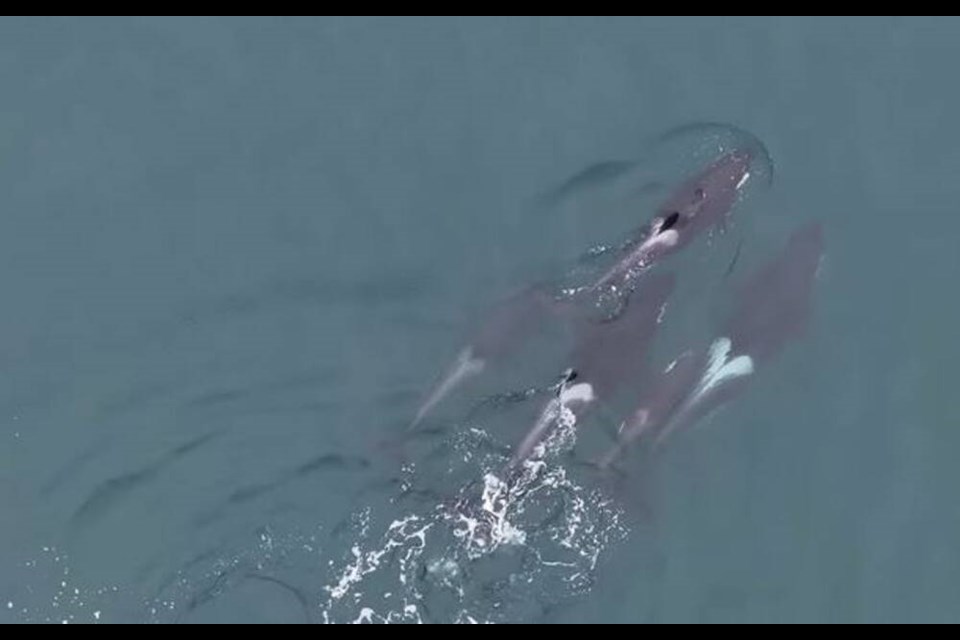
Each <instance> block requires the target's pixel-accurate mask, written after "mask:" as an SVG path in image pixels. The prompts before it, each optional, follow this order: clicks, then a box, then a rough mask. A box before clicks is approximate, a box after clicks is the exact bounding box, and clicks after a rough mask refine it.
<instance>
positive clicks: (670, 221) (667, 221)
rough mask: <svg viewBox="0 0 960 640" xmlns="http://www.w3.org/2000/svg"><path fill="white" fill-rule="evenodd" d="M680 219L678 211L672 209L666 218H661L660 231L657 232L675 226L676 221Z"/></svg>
mask: <svg viewBox="0 0 960 640" xmlns="http://www.w3.org/2000/svg"><path fill="white" fill-rule="evenodd" d="M679 220H680V212H679V211H674V212H673V213H671V214H670V215H668V216H667V217H666V218H664V219H663V224H661V225H660V231H658V233H663V232H664V231H669V230H670V229H672V228H673V227H675V226H676V224H677V221H679Z"/></svg>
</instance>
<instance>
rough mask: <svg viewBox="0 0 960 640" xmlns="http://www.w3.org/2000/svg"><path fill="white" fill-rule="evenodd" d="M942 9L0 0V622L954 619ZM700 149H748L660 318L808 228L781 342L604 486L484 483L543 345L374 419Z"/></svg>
mask: <svg viewBox="0 0 960 640" xmlns="http://www.w3.org/2000/svg"><path fill="white" fill-rule="evenodd" d="M958 32H960V22H958V21H957V20H955V19H944V18H940V19H920V18H917V19H899V18H896V19H895V18H871V19H847V18H844V19H840V18H751V19H747V18H712V19H699V18H648V19H586V18H581V19H559V18H552V19H532V18H524V19H520V18H509V19H506V18H482V19H481V18H473V19H468V18H449V19H419V18H418V19H413V18H410V19H198V18H191V19H21V18H5V19H3V20H0V87H2V89H3V93H2V96H3V97H2V99H0V292H2V295H3V301H4V303H3V305H2V310H0V380H2V384H0V622H3V623H19V622H53V623H60V622H71V623H95V622H99V623H112V622H316V623H320V622H353V621H360V622H384V621H387V622H417V621H423V622H473V621H476V622H485V621H490V622H845V623H849V622H957V621H958V619H960V614H958V611H960V610H958V608H957V606H956V603H957V601H958V599H960V543H958V540H960V506H958V502H957V500H956V498H955V489H956V487H957V486H958V482H960V471H958V465H957V464H956V459H957V458H958V456H960V411H958V409H957V406H958V405H957V403H956V390H955V386H956V385H955V383H956V381H957V379H958V378H957V375H956V373H955V369H956V362H957V359H958V357H960V347H958V342H957V339H956V337H955V332H956V327H957V326H958V321H960V313H958V311H960V302H958V296H957V290H958V289H957V283H956V276H957V274H958V273H960V258H958V255H960V254H958V251H957V247H956V243H957V239H958V238H960V217H958V202H960V180H957V174H958V173H960V124H958V123H960V120H958V118H957V113H960V89H958V88H957V86H956V83H955V82H952V78H953V73H954V61H955V60H956V59H957V56H958V55H960V40H958V39H957V37H956V36H957V33H958ZM718 136H719V138H718ZM717 139H723V140H741V141H742V140H747V139H749V140H751V141H753V143H755V144H756V145H757V147H756V148H758V149H764V150H765V153H766V154H768V155H769V158H770V162H771V165H770V168H769V171H768V172H767V173H768V174H769V175H766V176H765V177H764V180H765V181H766V182H765V184H764V186H763V188H761V189H758V190H757V193H755V194H751V197H750V198H749V200H748V201H746V202H744V203H743V205H742V206H740V207H738V208H737V209H736V212H735V215H734V217H733V224H732V225H731V228H730V229H727V230H726V231H725V232H724V233H723V234H721V236H718V237H717V238H714V239H713V241H712V242H700V243H694V244H693V245H692V246H691V247H689V248H688V249H685V250H684V252H683V254H682V255H677V256H675V258H676V259H675V261H674V262H673V263H671V265H672V266H671V268H672V269H675V270H676V271H677V273H678V275H679V277H680V278H682V279H683V282H684V283H689V289H686V290H685V293H684V296H685V297H684V298H683V301H682V304H678V307H677V310H678V313H677V315H676V316H675V317H676V318H677V320H671V321H670V322H671V327H670V328H671V331H666V332H664V340H665V341H668V342H669V344H671V345H674V344H675V345H677V346H682V345H683V344H684V340H692V339H693V336H697V335H699V333H698V331H699V330H700V329H701V328H702V327H703V326H707V325H710V324H711V323H712V322H713V321H714V320H715V318H716V317H718V314H721V313H722V309H723V308H724V306H723V305H724V304H725V303H726V301H727V300H728V299H729V294H731V293H732V292H733V291H734V290H735V288H734V286H733V285H732V282H734V281H736V280H737V279H738V278H741V277H743V276H744V275H745V274H748V273H749V272H750V270H751V269H754V268H756V267H757V266H758V265H760V264H762V263H763V261H764V260H765V259H767V258H769V257H770V256H772V255H775V254H776V252H777V251H779V250H780V247H781V246H782V245H783V243H784V242H786V238H787V237H788V235H789V234H790V233H791V231H792V230H794V229H796V228H798V227H800V226H802V225H803V224H806V223H809V222H810V221H814V220H816V221H819V222H820V223H821V224H822V226H823V233H824V243H825V248H826V249H825V257H824V260H823V262H822V264H821V267H820V269H819V274H818V277H817V282H816V291H815V296H814V304H813V311H812V318H811V323H810V326H809V329H808V330H807V331H806V333H805V334H804V336H803V337H802V339H800V340H798V341H796V342H795V343H793V344H791V345H790V347H789V348H788V349H787V350H786V351H785V352H784V354H783V357H782V358H779V359H778V360H777V361H776V362H775V363H774V364H773V365H771V366H770V367H768V368H765V369H764V370H762V371H760V372H758V373H760V374H762V375H758V376H757V379H756V380H755V381H754V384H752V385H750V387H749V388H748V389H747V390H746V391H745V392H744V393H743V394H741V395H740V396H739V397H737V398H736V400H735V401H733V402H730V403H729V404H728V405H726V406H724V407H723V408H722V410H721V411H719V412H717V413H716V414H715V415H712V416H710V417H709V419H706V420H704V421H702V422H701V423H700V424H698V425H697V426H696V428H693V429H690V430H687V431H686V432H684V433H682V434H678V435H677V437H675V438H673V439H672V440H671V441H670V444H669V446H667V447H664V448H662V449H661V450H659V451H657V452H656V455H653V456H650V457H633V458H630V459H628V460H626V461H625V462H624V463H623V467H624V468H623V470H622V472H623V474H622V477H619V478H617V479H616V481H615V482H611V479H610V478H609V477H600V476H599V475H598V474H595V473H592V472H591V471H590V469H589V465H583V464H582V463H578V462H577V461H576V460H575V458H573V457H570V456H565V455H557V456H554V457H550V458H549V459H547V460H545V461H544V467H542V468H539V469H538V473H539V475H537V476H536V477H531V478H528V479H527V480H526V482H527V484H525V485H523V491H521V492H519V493H514V494H510V495H507V494H505V493H504V491H506V489H505V488H504V486H502V485H498V484H497V480H496V479H495V476H496V472H497V470H498V469H499V468H500V467H498V466H497V463H496V461H497V460H501V461H502V459H503V456H504V450H505V447H507V446H509V445H511V444H515V442H516V441H518V440H519V439H520V438H521V437H522V434H523V432H524V431H525V430H526V428H527V426H528V423H527V422H524V420H526V419H528V416H527V413H529V411H531V410H532V409H533V408H536V407H537V406H538V405H537V404H536V403H537V402H538V400H537V398H539V397H540V396H539V395H538V393H542V391H543V389H545V388H546V387H548V386H549V385H550V384H551V383H552V382H554V379H555V378H554V376H555V375H556V374H559V370H557V371H554V370H553V369H550V368H549V367H547V364H552V361H550V360H549V358H547V357H542V354H538V355H537V356H535V357H531V358H527V359H523V358H521V359H520V361H519V362H515V363H514V364H513V365H511V366H509V367H505V369H504V370H502V371H501V372H499V373H497V374H493V373H490V375H486V376H485V379H484V380H483V382H482V383H480V387H481V388H480V389H479V390H477V392H476V393H477V395H475V396H470V395H461V396H459V397H457V398H455V399H452V400H451V401H450V402H449V403H446V404H445V405H444V406H443V407H442V408H441V409H440V410H438V411H437V412H436V413H435V414H433V415H432V416H431V417H430V419H429V420H427V421H425V423H424V428H422V429H420V430H419V431H417V432H416V434H415V435H411V431H410V430H409V428H408V426H409V424H410V422H411V420H412V418H413V416H414V415H415V413H416V411H417V407H418V404H419V403H420V401H421V399H422V397H423V394H424V393H426V392H427V391H428V389H429V387H430V385H431V384H432V383H433V382H434V381H435V380H436V378H437V376H438V375H439V374H440V373H441V372H442V371H443V370H444V368H446V367H447V366H449V364H450V362H451V361H452V360H454V358H455V357H456V355H457V353H458V350H459V349H460V348H461V347H462V346H463V344H464V339H465V337H466V336H467V335H469V331H470V330H471V328H472V327H475V326H477V325H478V324H482V321H483V318H484V317H485V316H486V313H487V312H488V311H489V309H490V308H491V306H492V305H495V304H496V302H497V301H498V300H501V299H503V298H504V297H505V296H508V295H509V294H510V293H511V292H512V291H515V290H516V289H517V287H522V286H523V285H525V284H526V283H529V282H534V281H537V280H538V279H542V278H545V277H546V278H549V277H553V276H555V275H556V274H558V273H563V272H565V271H566V270H569V269H570V268H571V265H576V264H577V263H578V260H579V259H581V258H582V257H583V256H584V255H585V253H586V252H587V251H588V250H590V249H591V248H597V247H599V246H609V243H616V242H617V241H619V240H620V239H622V238H623V237H624V234H628V233H629V232H630V231H631V230H633V229H635V228H637V227H638V226H640V225H641V224H643V223H644V222H645V221H646V220H648V219H649V217H650V212H649V210H648V207H649V206H650V205H651V203H654V204H655V203H656V201H657V198H658V197H660V196H661V195H662V194H663V193H664V191H663V189H664V188H667V189H668V188H669V184H671V183H673V182H675V181H676V180H677V179H678V178H681V177H682V176H683V175H686V174H687V173H689V171H690V170H692V168H693V167H695V166H696V165H697V163H698V158H700V156H697V154H696V150H697V149H700V148H702V147H703V145H707V147H709V148H712V149H716V145H717V142H716V141H717ZM698 145H700V146H698ZM710 145H714V146H713V147H710ZM589 167H594V170H593V171H592V172H589V173H587V174H584V173H582V172H583V171H584V170H586V169H588V168H589ZM625 167H629V168H630V170H628V171H626V172H624V171H623V169H624V168H625ZM576 175H579V176H580V177H581V179H580V180H578V181H576V182H575V183H570V182H566V181H567V180H568V179H569V178H570V177H571V176H576ZM564 184H566V185H567V188H566V189H564V188H563V187H562V185H564ZM664 185H668V186H666V187H665V186H664ZM605 243H607V244H605ZM681 310H682V313H680V311H681ZM553 339H554V338H552V337H551V338H545V339H544V344H545V345H546V347H547V348H546V351H549V350H550V349H549V347H550V346H551V345H552V344H554V343H553V342H552V340H553ZM670 341H672V342H670ZM536 390H540V391H539V392H535V391H536ZM524 391H529V392H530V394H528V395H524V394H523V393H522V392H524ZM495 393H500V394H505V393H506V394H512V395H499V396H494V400H497V399H499V402H486V403H484V402H482V401H478V398H483V397H487V396H489V394H495ZM531 398H532V399H531ZM604 422H609V420H603V419H595V420H593V421H591V422H589V423H583V424H580V425H570V424H567V425H566V430H558V431H557V432H556V434H555V435H556V437H557V438H558V439H559V441H558V442H554V443H553V444H556V445H557V446H558V448H559V449H564V448H566V449H569V447H570V446H571V444H572V442H571V440H572V439H576V438H581V437H593V436H595V437H601V436H597V435H596V433H594V434H593V436H590V434H588V433H579V432H577V430H576V426H581V427H584V429H583V431H584V432H588V431H593V432H601V431H602V429H603V423H604ZM614 422H615V420H614ZM586 427H591V429H587V428H586ZM564 438H566V439H567V440H566V441H564V440H563V439H564ZM507 451H508V453H507V454H506V455H509V450H508V449H507ZM501 464H502V462H501ZM618 473H619V472H618ZM484 500H485V502H484ZM457 509H460V511H457Z"/></svg>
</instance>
